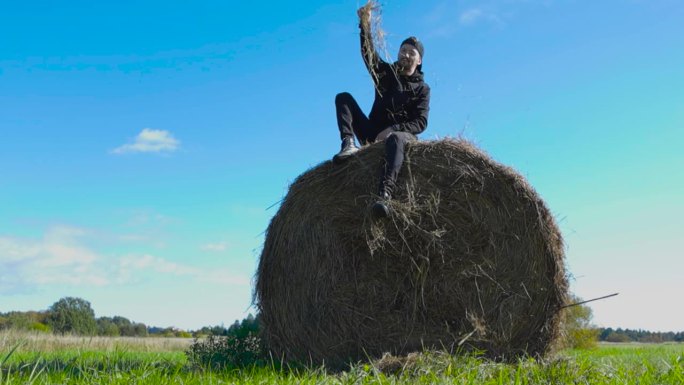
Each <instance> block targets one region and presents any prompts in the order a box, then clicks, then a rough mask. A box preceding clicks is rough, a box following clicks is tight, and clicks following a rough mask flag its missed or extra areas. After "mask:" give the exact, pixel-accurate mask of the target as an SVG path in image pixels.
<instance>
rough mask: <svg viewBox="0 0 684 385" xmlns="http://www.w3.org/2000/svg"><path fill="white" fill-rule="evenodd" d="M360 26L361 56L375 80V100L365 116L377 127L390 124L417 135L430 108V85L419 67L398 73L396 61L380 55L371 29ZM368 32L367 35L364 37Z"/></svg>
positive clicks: (426, 118)
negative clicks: (411, 71) (407, 73)
mask: <svg viewBox="0 0 684 385" xmlns="http://www.w3.org/2000/svg"><path fill="white" fill-rule="evenodd" d="M359 28H360V29H361V56H362V57H363V61H364V63H365V64H366V68H368V72H369V73H370V74H371V77H372V78H373V83H375V100H374V101H373V108H372V109H371V112H370V115H369V116H368V118H369V119H370V121H371V122H372V123H373V124H374V125H376V126H377V127H378V129H385V128H388V127H391V128H392V131H405V132H410V133H411V134H413V135H418V134H420V133H421V132H423V131H425V128H426V127H427V122H428V112H429V111H430V87H429V86H428V85H427V83H425V82H424V81H423V72H422V71H421V70H420V69H416V71H415V72H414V73H413V75H411V76H404V75H400V74H398V73H397V70H396V66H397V64H396V63H393V64H389V63H387V62H385V61H384V60H382V58H380V55H378V54H377V52H375V48H374V47H373V43H372V38H371V36H370V31H368V30H366V28H364V26H363V24H360V25H359ZM366 36H368V38H366Z"/></svg>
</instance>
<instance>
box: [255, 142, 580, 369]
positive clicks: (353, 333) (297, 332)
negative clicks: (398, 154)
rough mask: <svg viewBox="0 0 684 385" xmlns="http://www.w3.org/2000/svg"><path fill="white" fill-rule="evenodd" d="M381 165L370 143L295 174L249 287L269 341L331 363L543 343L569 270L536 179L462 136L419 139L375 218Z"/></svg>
mask: <svg viewBox="0 0 684 385" xmlns="http://www.w3.org/2000/svg"><path fill="white" fill-rule="evenodd" d="M383 164H384V146H383V145H382V144H375V145H371V146H368V147H366V148H364V149H362V150H361V151H359V152H358V153H357V155H356V156H354V157H352V158H351V159H349V160H348V161H347V162H346V163H345V164H342V165H333V164H332V162H330V161H327V162H324V163H322V164H320V165H318V166H316V167H314V168H312V169H311V170H309V171H307V172H305V173H304V174H302V175H301V176H299V177H298V178H297V180H295V182H294V183H292V185H291V186H290V190H289V192H288V194H287V196H286V197H285V199H284V200H283V202H282V205H281V207H280V209H279V211H278V213H277V214H276V215H275V217H274V218H273V219H272V221H271V223H270V225H269V227H268V230H267V235H266V241H265V244H264V248H263V251H262V254H261V259H260V262H259V267H258V272H257V281H256V289H255V297H256V301H257V306H258V308H259V310H260V313H261V320H262V326H263V329H262V330H263V337H264V338H265V339H266V342H267V344H268V346H269V348H270V349H271V351H272V353H273V354H274V355H276V356H277V357H282V358H284V359H285V360H297V361H303V362H309V363H313V364H320V363H326V364H328V365H331V366H338V365H344V364H346V363H348V362H352V361H357V360H359V359H366V358H377V357H380V356H382V354H383V353H385V352H389V353H391V354H406V353H408V352H412V351H417V350H422V349H424V348H447V349H450V350H451V349H454V348H456V347H458V346H462V347H467V348H476V349H480V350H484V351H485V352H486V354H487V355H488V356H492V357H499V358H515V357H518V356H520V355H542V354H544V353H545V352H547V351H548V349H549V348H550V346H551V345H552V343H553V342H554V340H555V339H556V338H557V336H558V334H559V322H560V308H561V306H562V305H563V304H564V303H565V299H566V295H567V279H566V274H565V267H564V263H563V258H564V254H563V242H562V239H561V234H560V232H559V230H558V227H557V226H556V224H555V221H554V218H553V216H552V215H551V213H550V212H549V210H548V209H547V208H546V206H545V205H544V202H543V201H542V200H541V198H540V197H539V196H538V195H537V193H536V192H535V191H534V189H533V188H532V187H531V186H530V185H529V184H528V183H527V182H526V181H525V179H524V178H523V177H522V176H520V174H518V173H517V172H515V171H514V170H513V169H511V168H510V167H506V166H504V165H501V164H499V163H497V162H495V161H493V160H492V159H490V158H489V156H487V155H486V154H485V153H484V152H482V151H480V150H479V149H477V148H476V147H475V146H473V145H472V144H470V143H469V142H467V141H465V140H452V139H445V140H439V141H431V142H414V143H410V144H409V145H408V148H407V158H406V162H405V164H404V167H403V168H402V171H401V174H400V175H399V180H398V186H397V190H396V191H395V194H394V198H395V199H394V200H392V201H391V203H390V207H391V209H392V214H391V216H390V217H389V218H385V219H384V220H380V221H374V220H373V218H372V217H371V215H370V210H369V208H370V205H371V204H372V203H373V202H374V201H375V200H376V199H377V196H376V191H377V188H378V181H379V180H380V174H381V171H382V167H383Z"/></svg>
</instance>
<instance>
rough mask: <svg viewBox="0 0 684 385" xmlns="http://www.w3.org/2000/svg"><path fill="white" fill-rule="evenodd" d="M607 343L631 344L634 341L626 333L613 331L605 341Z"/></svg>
mask: <svg viewBox="0 0 684 385" xmlns="http://www.w3.org/2000/svg"><path fill="white" fill-rule="evenodd" d="M605 341H606V342H631V341H632V340H631V339H630V338H629V336H628V335H627V334H625V333H624V332H622V331H621V330H620V331H617V330H616V331H613V332H612V333H610V334H608V335H607V336H606V339H605Z"/></svg>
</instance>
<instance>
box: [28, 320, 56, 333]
mask: <svg viewBox="0 0 684 385" xmlns="http://www.w3.org/2000/svg"><path fill="white" fill-rule="evenodd" d="M29 330H31V331H34V332H40V333H50V332H51V330H50V327H49V326H47V325H46V324H42V323H40V322H34V323H32V324H31V326H30V327H29Z"/></svg>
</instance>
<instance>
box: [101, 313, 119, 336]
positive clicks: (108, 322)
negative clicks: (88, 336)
mask: <svg viewBox="0 0 684 385" xmlns="http://www.w3.org/2000/svg"><path fill="white" fill-rule="evenodd" d="M97 334H98V335H101V336H109V337H116V336H120V335H121V334H120V332H119V327H118V326H116V324H115V323H114V321H112V319H111V318H110V317H100V318H98V319H97Z"/></svg>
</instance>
